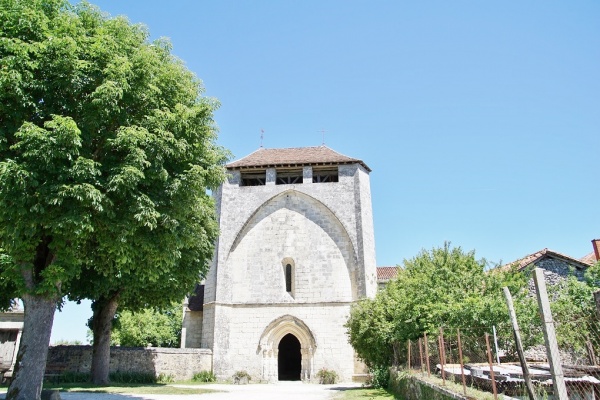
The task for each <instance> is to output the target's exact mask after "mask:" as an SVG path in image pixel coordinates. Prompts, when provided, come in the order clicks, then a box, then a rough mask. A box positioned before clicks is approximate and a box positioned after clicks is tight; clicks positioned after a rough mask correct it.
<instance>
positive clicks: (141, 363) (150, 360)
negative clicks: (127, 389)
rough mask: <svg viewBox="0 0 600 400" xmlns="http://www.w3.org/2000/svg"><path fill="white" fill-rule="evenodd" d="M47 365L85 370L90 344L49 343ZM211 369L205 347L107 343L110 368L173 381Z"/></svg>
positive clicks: (76, 370)
mask: <svg viewBox="0 0 600 400" xmlns="http://www.w3.org/2000/svg"><path fill="white" fill-rule="evenodd" d="M47 365H49V366H60V367H61V369H62V370H63V371H64V372H80V373H89V372H90V369H91V365H92V346H52V347H50V349H49V350H48V361H47ZM211 370H212V351H210V350H208V349H171V348H161V347H148V348H142V347H111V349H110V372H111V373H114V372H127V373H144V374H154V376H159V375H160V374H164V375H170V376H173V379H175V380H176V381H181V380H189V379H191V378H192V377H193V376H194V374H195V373H198V372H200V371H211Z"/></svg>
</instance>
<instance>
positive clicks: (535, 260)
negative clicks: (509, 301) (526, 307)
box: [500, 240, 600, 291]
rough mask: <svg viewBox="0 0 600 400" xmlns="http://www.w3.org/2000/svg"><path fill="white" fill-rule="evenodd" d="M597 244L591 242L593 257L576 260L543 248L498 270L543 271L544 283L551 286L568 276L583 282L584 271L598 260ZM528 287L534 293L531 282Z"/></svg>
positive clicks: (593, 241)
mask: <svg viewBox="0 0 600 400" xmlns="http://www.w3.org/2000/svg"><path fill="white" fill-rule="evenodd" d="M599 244H600V240H592V245H593V248H594V252H593V253H592V255H593V257H590V256H589V255H588V256H585V257H583V258H580V259H577V258H573V257H570V256H568V255H565V254H562V253H559V252H557V251H554V250H550V249H547V248H545V249H542V250H539V251H536V252H535V253H531V254H528V255H527V256H525V257H523V258H520V259H518V260H516V261H513V262H510V263H508V264H505V265H504V266H502V267H500V268H503V269H508V268H512V267H516V268H517V270H518V271H525V270H528V269H530V268H540V269H543V270H544V276H545V278H546V283H547V284H551V285H552V284H556V283H558V282H559V281H560V280H562V279H566V278H567V277H568V276H575V277H576V278H577V279H579V280H580V281H583V280H584V275H585V271H586V269H587V268H589V267H590V266H592V265H594V264H595V263H596V262H597V260H598V258H597V255H598V245H599ZM529 286H530V290H532V291H534V289H533V281H531V282H530V285H529Z"/></svg>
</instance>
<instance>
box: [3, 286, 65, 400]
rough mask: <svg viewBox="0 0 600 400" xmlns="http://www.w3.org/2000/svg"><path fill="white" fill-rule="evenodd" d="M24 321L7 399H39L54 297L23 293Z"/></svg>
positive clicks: (52, 318) (53, 308) (50, 330)
mask: <svg viewBox="0 0 600 400" xmlns="http://www.w3.org/2000/svg"><path fill="white" fill-rule="evenodd" d="M23 305H24V308H25V320H24V325H23V335H22V336H21V345H20V346H19V352H18V354H17V361H16V364H15V371H14V373H13V380H12V382H11V384H10V386H9V388H8V393H7V394H6V399H7V400H39V399H40V395H41V392H42V384H43V381H44V371H45V369H46V359H47V357H48V345H49V343H50V334H51V333H52V323H53V322H54V311H55V310H56V300H54V299H48V298H46V297H44V296H40V295H29V294H25V295H23Z"/></svg>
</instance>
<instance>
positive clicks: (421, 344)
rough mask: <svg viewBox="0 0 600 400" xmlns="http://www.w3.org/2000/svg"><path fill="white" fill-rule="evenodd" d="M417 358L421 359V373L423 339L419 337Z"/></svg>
mask: <svg viewBox="0 0 600 400" xmlns="http://www.w3.org/2000/svg"><path fill="white" fill-rule="evenodd" d="M419 360H421V373H423V371H424V369H423V340H421V338H419Z"/></svg>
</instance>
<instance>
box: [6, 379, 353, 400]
mask: <svg viewBox="0 0 600 400" xmlns="http://www.w3.org/2000/svg"><path fill="white" fill-rule="evenodd" d="M176 386H182V387H185V386H184V385H176ZM195 387H197V386H195ZM356 387H360V384H354V383H347V384H335V385H316V384H308V383H302V382H281V383H274V384H264V385H263V384H254V385H224V384H209V385H202V388H206V389H214V390H219V391H220V392H219V393H208V394H196V395H164V394H148V395H140V394H106V393H61V394H60V397H61V399H63V400H194V399H201V400H220V399H221V400H248V399H257V400H306V399H310V400H328V399H332V398H334V397H335V396H336V395H337V394H339V393H340V392H341V391H343V390H347V389H351V388H356ZM4 397H5V394H4V393H3V394H0V399H4Z"/></svg>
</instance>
